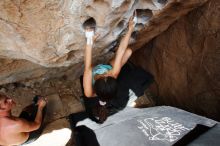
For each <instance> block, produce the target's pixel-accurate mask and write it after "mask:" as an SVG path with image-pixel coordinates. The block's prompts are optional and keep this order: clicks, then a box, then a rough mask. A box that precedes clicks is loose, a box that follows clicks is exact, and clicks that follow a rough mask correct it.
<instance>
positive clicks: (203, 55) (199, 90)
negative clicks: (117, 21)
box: [133, 0, 220, 120]
mask: <svg viewBox="0 0 220 146" xmlns="http://www.w3.org/2000/svg"><path fill="white" fill-rule="evenodd" d="M219 7H220V1H218V0H211V1H210V2H208V3H207V4H206V5H205V6H203V7H201V8H198V9H196V10H194V11H192V12H191V13H190V14H188V15H187V16H184V17H183V18H181V19H180V20H178V21H177V22H176V23H175V24H173V25H172V26H171V27H170V28H169V29H168V30H167V31H165V32H164V33H163V34H161V35H159V36H158V37H156V38H155V39H154V40H153V41H151V42H150V43H148V44H147V45H146V46H145V47H144V48H143V49H140V50H138V51H137V52H136V54H135V55H134V58H133V59H134V61H135V62H136V63H137V64H140V65H141V66H142V67H144V68H145V69H146V70H148V71H150V72H151V73H152V74H153V75H154V77H155V81H156V87H157V88H155V90H154V92H155V93H157V95H158V96H160V97H162V101H163V104H168V105H173V106H178V107H182V108H185V109H187V110H190V111H193V112H196V113H198V114H202V115H205V116H209V117H212V118H215V119H217V120H220V115H219V105H220V100H219V97H220V74H219V72H220V9H219Z"/></svg>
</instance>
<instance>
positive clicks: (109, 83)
mask: <svg viewBox="0 0 220 146" xmlns="http://www.w3.org/2000/svg"><path fill="white" fill-rule="evenodd" d="M94 90H95V92H96V95H98V98H99V99H100V100H101V101H103V102H108V101H109V100H111V99H112V98H114V97H116V93H117V81H116V79H115V78H113V77H110V76H108V77H103V78H100V79H98V80H96V81H95V84H94ZM108 114H109V111H108V109H107V107H106V105H104V106H103V105H98V106H97V107H96V112H95V115H96V116H97V117H99V122H100V123H103V122H104V121H105V120H106V119H107V117H108Z"/></svg>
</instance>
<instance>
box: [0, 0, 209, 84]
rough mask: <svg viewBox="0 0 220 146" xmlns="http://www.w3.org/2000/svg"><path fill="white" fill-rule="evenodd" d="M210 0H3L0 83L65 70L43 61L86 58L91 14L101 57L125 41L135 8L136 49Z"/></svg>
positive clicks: (71, 62) (65, 62) (60, 62)
mask: <svg viewBox="0 0 220 146" xmlns="http://www.w3.org/2000/svg"><path fill="white" fill-rule="evenodd" d="M206 1H207V0H188V1H185V0H47V1H42V0H32V1H29V0H12V1H8V0H1V1H0V58H4V59H3V60H0V63H1V69H2V70H4V72H3V73H0V78H1V79H3V80H1V81H0V84H4V83H8V82H14V81H19V80H24V79H30V78H37V77H44V76H45V77H52V76H56V75H57V74H58V75H60V74H62V73H64V72H65V70H66V69H65V68H62V69H52V70H51V69H50V70H48V69H46V68H44V67H62V66H70V65H73V66H75V65H76V64H79V63H80V64H82V62H83V48H84V46H85V37H84V31H83V29H82V25H83V23H84V22H85V21H86V20H88V19H89V18H90V17H93V18H94V19H95V20H96V23H97V29H96V30H97V32H98V33H99V34H100V37H99V39H98V41H97V42H96V45H95V49H94V51H93V52H94V53H93V55H94V57H95V58H99V57H100V56H104V54H106V53H108V51H109V49H111V48H112V47H113V46H114V44H117V43H118V42H119V41H120V38H121V36H122V35H123V34H124V33H125V31H126V28H127V22H128V20H129V18H130V16H131V15H132V14H133V12H134V10H137V14H138V25H137V27H136V33H134V34H133V35H132V39H131V42H130V43H131V44H132V47H133V49H138V48H140V47H141V46H142V45H143V44H145V43H146V42H147V41H149V40H150V39H152V38H153V37H155V36H156V35H158V34H159V33H161V32H163V31H164V30H165V29H167V27H168V26H169V25H170V24H171V23H173V22H174V21H175V20H176V19H178V18H179V17H180V16H182V15H184V14H186V13H187V12H188V11H190V10H192V9H193V8H196V7H198V6H200V5H202V4H203V3H204V2H206ZM135 40H137V41H135ZM14 59H17V60H14ZM20 59H23V60H22V61H20ZM24 60H28V61H29V62H25V61H24ZM30 62H33V63H35V64H38V65H42V66H44V67H40V66H38V65H35V64H33V65H32V64H31V63H30ZM3 66H4V68H3ZM12 66H13V67H12ZM72 69H73V70H75V69H78V67H72ZM7 71H8V73H7ZM73 72H74V71H73ZM55 73H57V74H55Z"/></svg>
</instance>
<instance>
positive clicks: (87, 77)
mask: <svg viewBox="0 0 220 146" xmlns="http://www.w3.org/2000/svg"><path fill="white" fill-rule="evenodd" d="M88 31H91V30H86V32H88ZM97 37H98V35H95V36H94V35H92V38H88V37H87V44H86V48H85V54H84V63H85V68H84V75H83V88H84V94H85V96H86V97H94V96H95V93H94V91H93V88H92V46H93V42H94V41H95V39H96V38H97ZM90 39H92V40H90Z"/></svg>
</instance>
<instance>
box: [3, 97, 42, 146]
mask: <svg viewBox="0 0 220 146" xmlns="http://www.w3.org/2000/svg"><path fill="white" fill-rule="evenodd" d="M35 99H36V98H35ZM35 102H36V103H33V104H31V105H29V106H27V107H26V108H25V109H24V110H23V111H22V112H21V114H20V116H19V117H15V116H13V115H12V113H11V110H12V109H13V107H14V106H15V105H16V104H15V102H14V101H13V99H12V98H10V97H8V96H6V95H5V94H2V93H0V145H2V146H5V145H23V144H28V143H31V142H33V141H34V140H36V139H37V138H38V137H39V136H40V134H41V132H42V130H43V128H42V124H41V123H42V121H43V117H44V114H45V106H46V99H44V98H43V97H38V99H37V100H35Z"/></svg>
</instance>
